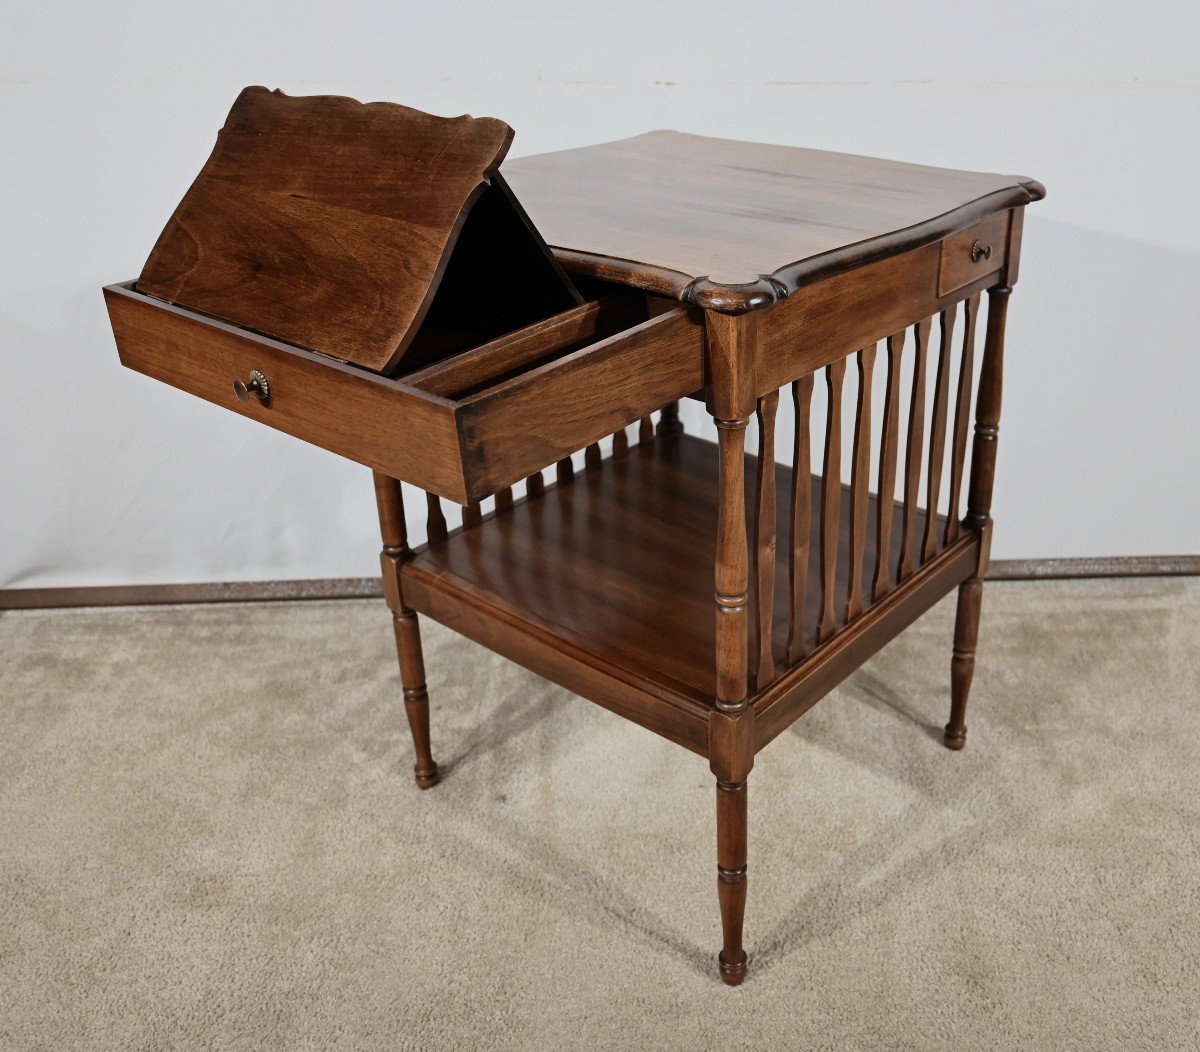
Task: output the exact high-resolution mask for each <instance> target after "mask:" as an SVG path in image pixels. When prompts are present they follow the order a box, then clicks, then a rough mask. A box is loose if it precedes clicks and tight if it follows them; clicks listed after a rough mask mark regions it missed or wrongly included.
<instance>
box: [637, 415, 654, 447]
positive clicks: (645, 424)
mask: <svg viewBox="0 0 1200 1052" xmlns="http://www.w3.org/2000/svg"><path fill="white" fill-rule="evenodd" d="M653 440H654V419H653V418H652V417H648V416H644V417H642V419H641V421H640V422H639V423H638V444H639V445H643V446H644V445H645V444H646V443H647V442H652V441H653Z"/></svg>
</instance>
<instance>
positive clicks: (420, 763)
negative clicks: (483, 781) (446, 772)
mask: <svg viewBox="0 0 1200 1052" xmlns="http://www.w3.org/2000/svg"><path fill="white" fill-rule="evenodd" d="M404 711H405V713H406V714H407V715H408V726H409V728H410V729H411V730H412V736H413V744H414V745H415V746H416V753H417V762H416V763H415V764H414V765H413V774H414V776H415V777H416V780H417V787H418V788H420V789H432V788H433V787H434V786H435V785H437V784H438V765H437V763H436V761H435V760H434V758H433V753H432V752H431V750H430V747H429V695H428V694H427V693H426V691H425V688H424V687H421V688H420V689H419V690H409V689H408V687H405V688H404Z"/></svg>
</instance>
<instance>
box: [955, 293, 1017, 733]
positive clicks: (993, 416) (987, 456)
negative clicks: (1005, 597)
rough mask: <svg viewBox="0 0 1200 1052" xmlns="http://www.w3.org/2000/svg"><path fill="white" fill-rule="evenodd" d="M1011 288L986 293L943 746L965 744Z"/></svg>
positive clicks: (988, 534)
mask: <svg viewBox="0 0 1200 1052" xmlns="http://www.w3.org/2000/svg"><path fill="white" fill-rule="evenodd" d="M1011 293H1012V289H1011V288H1009V287H1008V286H1005V285H1000V286H997V287H996V288H994V289H991V290H990V291H989V292H988V319H987V336H986V338H985V340H984V347H983V368H982V371H981V374H980V378H979V400H978V402H977V403H976V409H975V441H974V444H973V448H972V453H971V488H970V491H969V494H968V497H967V517H966V519H965V520H964V525H965V526H966V527H967V529H969V530H972V531H973V532H974V533H975V535H976V537H978V539H979V558H978V560H977V562H976V564H975V572H974V573H973V574H972V575H971V576H970V577H969V578H967V580H965V581H964V582H963V583H962V584H961V585H960V586H959V589H958V613H957V616H956V618H955V622H954V656H953V657H952V658H951V663H950V722H949V723H947V724H946V730H945V733H944V735H943V737H942V741H943V742H944V743H945V745H946V748H948V749H961V748H962V747H963V746H964V745H965V744H966V742H967V698H968V696H969V695H970V693H971V679H972V677H973V676H974V673H975V645H976V642H977V640H978V638H979V614H980V608H981V606H982V603H983V578H984V575H985V574H986V573H987V568H988V561H989V559H990V556H991V548H992V488H993V484H994V483H995V479H996V446H997V443H998V442H999V438H1000V402H1001V395H1002V393H1003V381H1004V323H1005V320H1006V318H1007V315H1008V299H1009V296H1010V295H1011Z"/></svg>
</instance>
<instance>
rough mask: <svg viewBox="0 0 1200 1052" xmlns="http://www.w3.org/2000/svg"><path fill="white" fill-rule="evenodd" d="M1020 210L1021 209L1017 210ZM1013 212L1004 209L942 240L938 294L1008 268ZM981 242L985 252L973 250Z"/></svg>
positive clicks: (946, 292) (944, 293)
mask: <svg viewBox="0 0 1200 1052" xmlns="http://www.w3.org/2000/svg"><path fill="white" fill-rule="evenodd" d="M1016 211H1017V212H1019V211H1020V209H1017V210H1016ZM1011 214H1012V213H1009V212H1001V213H999V214H998V215H991V216H988V217H987V218H986V219H984V220H981V221H980V222H978V223H975V224H974V225H973V226H969V227H967V229H966V230H960V231H959V232H958V233H956V234H952V235H951V236H950V237H948V238H946V240H945V241H943V242H942V246H941V260H940V262H939V266H938V295H939V296H945V295H947V294H948V293H951V292H954V291H955V290H957V289H961V288H962V287H963V286H964V285H969V284H971V283H972V282H973V281H977V280H979V278H981V277H983V276H984V275H986V274H994V273H996V272H997V271H1000V270H1003V269H1004V264H1005V261H1006V259H1007V253H1008V224H1009V217H1010V215H1011ZM976 244H978V245H979V247H980V248H981V249H982V250H983V252H984V253H986V255H985V254H981V253H979V252H977V251H972V250H973V249H974V248H975V245H976Z"/></svg>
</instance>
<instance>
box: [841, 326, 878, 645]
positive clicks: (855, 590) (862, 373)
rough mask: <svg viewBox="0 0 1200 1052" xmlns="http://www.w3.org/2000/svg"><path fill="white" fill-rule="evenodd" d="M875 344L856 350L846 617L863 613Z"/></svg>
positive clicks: (847, 618) (851, 618) (848, 618)
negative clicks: (856, 396)
mask: <svg viewBox="0 0 1200 1052" xmlns="http://www.w3.org/2000/svg"><path fill="white" fill-rule="evenodd" d="M874 373H875V347H874V345H872V346H870V347H864V348H863V349H862V350H861V351H859V352H858V405H857V407H856V408H855V412H854V451H853V456H852V460H851V468H850V585H849V587H848V588H847V591H846V620H847V621H851V620H853V619H854V618H856V617H858V615H859V614H861V613H862V612H863V562H864V558H865V553H866V550H867V502H868V498H869V497H870V492H869V491H870V488H871V479H870V476H871V384H872V381H873V379H874Z"/></svg>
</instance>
